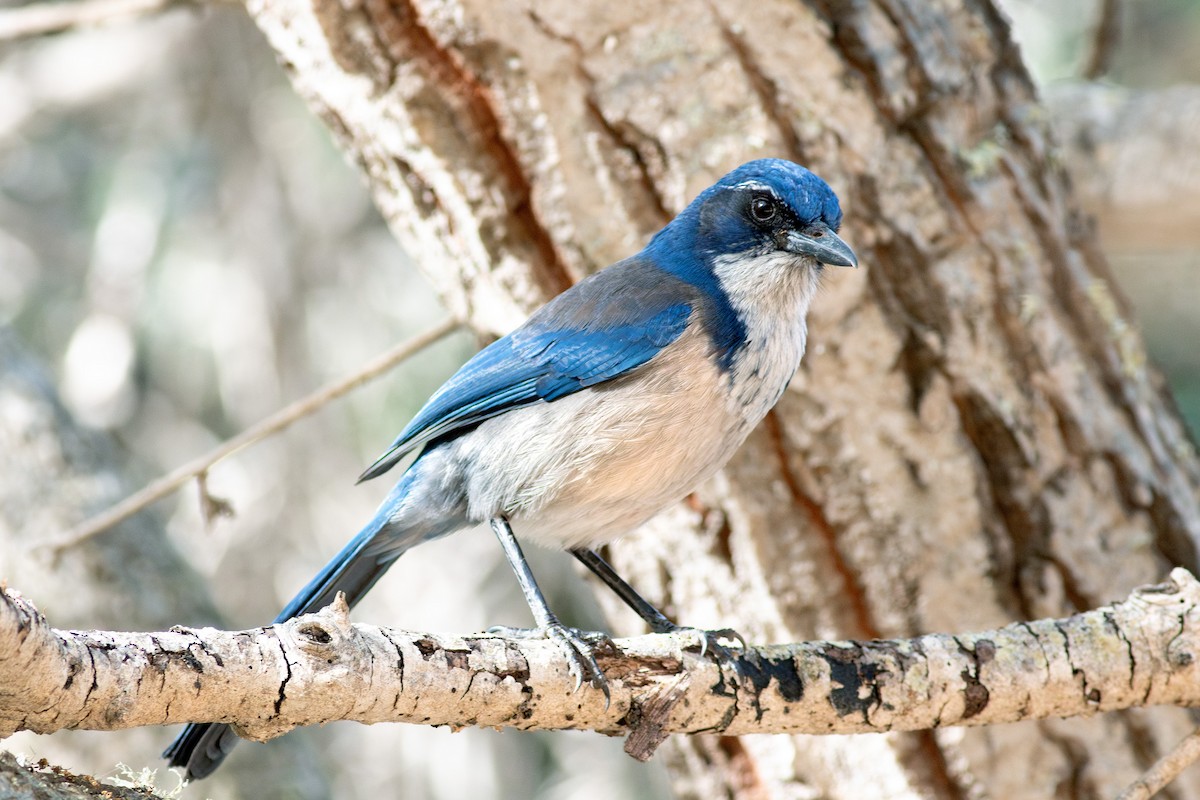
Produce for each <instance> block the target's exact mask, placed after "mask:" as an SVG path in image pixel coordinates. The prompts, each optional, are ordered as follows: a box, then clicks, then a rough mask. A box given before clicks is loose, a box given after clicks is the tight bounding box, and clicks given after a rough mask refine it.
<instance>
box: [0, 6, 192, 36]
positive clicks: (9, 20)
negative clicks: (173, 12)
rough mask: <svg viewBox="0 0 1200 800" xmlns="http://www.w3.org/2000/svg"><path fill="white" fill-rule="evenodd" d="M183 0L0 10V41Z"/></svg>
mask: <svg viewBox="0 0 1200 800" xmlns="http://www.w3.org/2000/svg"><path fill="white" fill-rule="evenodd" d="M183 2H185V0H82V2H63V3H35V4H33V5H28V6H20V7H18V8H6V9H2V10H0V41H5V42H7V41H12V40H14V39H26V38H29V37H31V36H45V35H47V34H51V33H62V32H63V31H68V30H71V29H73V28H82V27H86V26H88V25H96V24H99V23H103V22H108V21H109V20H113V19H118V18H121V17H132V16H139V15H143V14H152V13H154V12H157V11H164V10H166V9H167V8H170V7H171V6H173V5H181V4H182V3H183Z"/></svg>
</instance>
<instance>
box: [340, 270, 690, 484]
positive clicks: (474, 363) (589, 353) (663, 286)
mask: <svg viewBox="0 0 1200 800" xmlns="http://www.w3.org/2000/svg"><path fill="white" fill-rule="evenodd" d="M693 298H694V290H693V289H691V287H689V286H688V284H686V283H684V282H683V281H681V280H680V279H678V278H676V277H674V276H672V275H670V274H669V273H666V272H664V271H662V270H661V269H659V268H658V267H656V266H654V265H653V264H652V263H651V262H649V261H647V260H645V259H643V258H637V257H635V258H633V259H627V260H626V261H622V262H620V263H618V264H614V265H613V266H611V267H609V268H607V269H605V270H602V271H600V272H598V273H596V274H595V275H592V276H591V277H589V278H587V279H585V280H583V281H581V282H579V283H578V284H576V285H575V286H573V287H572V288H570V289H568V290H567V291H565V292H563V293H562V294H561V295H559V296H558V297H556V298H554V299H553V300H551V301H550V302H549V303H547V304H546V305H545V306H543V307H542V308H541V309H539V310H538V311H537V312H536V313H535V314H534V315H533V316H531V317H530V318H529V320H528V321H527V322H526V323H525V324H524V325H522V326H521V327H520V328H518V329H517V330H515V331H513V332H512V333H510V334H509V335H508V336H505V337H504V338H502V339H498V340H497V341H495V342H493V343H492V344H490V345H488V346H487V347H485V348H484V349H483V350H481V351H479V353H477V354H476V355H475V357H474V358H472V359H471V360H470V361H468V362H467V363H466V364H464V365H463V367H462V368H461V369H460V370H459V371H458V372H456V373H455V374H454V375H453V376H452V377H451V378H450V380H448V381H446V383H445V384H444V385H443V386H442V388H441V389H439V390H438V391H437V393H436V394H434V396H433V397H431V398H430V399H429V402H428V403H426V404H425V407H424V408H422V409H421V411H420V412H418V414H417V416H416V417H414V418H413V420H412V422H410V423H409V424H408V426H407V427H406V428H405V429H404V430H403V431H402V432H401V434H400V436H399V437H397V439H396V441H394V442H392V446H391V447H390V448H389V449H388V451H387V452H386V453H384V454H383V455H382V456H381V457H380V458H379V460H377V461H376V462H375V463H374V464H372V465H371V466H370V467H369V468H368V469H367V470H366V471H365V472H364V473H363V474H362V476H360V477H359V480H360V481H363V480H367V479H369V478H374V477H376V476H378V475H381V474H383V473H384V472H387V471H388V470H389V469H391V468H392V467H393V466H394V465H395V464H396V462H398V461H399V460H400V459H401V458H403V457H404V456H405V455H406V454H407V453H409V452H411V451H412V450H414V449H416V448H418V447H420V446H421V445H423V444H426V443H427V442H430V441H433V440H434V439H438V438H441V437H443V436H446V435H447V434H451V433H454V432H455V431H461V430H463V429H466V428H470V427H472V426H474V425H477V424H479V423H480V422H483V421H484V420H486V419H489V418H491V417H494V416H496V415H498V414H503V413H504V412H505V411H509V410H511V409H514V408H519V407H521V406H524V405H529V404H530V403H536V402H553V401H555V400H558V399H559V398H562V397H566V396H567V395H569V394H573V393H574V392H577V391H579V390H580V389H583V388H586V387H588V386H595V385H596V384H599V383H603V382H604V381H607V380H611V379H613V378H616V377H617V376H619V375H623V374H625V373H627V372H629V371H630V370H632V369H635V368H636V367H639V366H641V365H642V364H645V363H646V362H647V361H649V360H650V359H651V358H653V357H654V356H655V355H656V354H657V353H658V352H659V351H660V350H662V349H663V348H664V347H666V346H667V345H668V344H670V343H671V342H673V341H675V339H677V338H678V337H679V335H680V334H681V333H683V331H684V329H685V328H686V327H687V324H688V318H689V317H690V316H691V314H692V310H693V307H694V305H695V302H694V299H693Z"/></svg>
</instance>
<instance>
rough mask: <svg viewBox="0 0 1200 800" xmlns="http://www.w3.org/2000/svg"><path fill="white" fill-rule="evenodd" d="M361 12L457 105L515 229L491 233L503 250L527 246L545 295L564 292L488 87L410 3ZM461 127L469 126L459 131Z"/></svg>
mask: <svg viewBox="0 0 1200 800" xmlns="http://www.w3.org/2000/svg"><path fill="white" fill-rule="evenodd" d="M365 8H366V10H367V13H368V14H369V15H370V16H371V17H372V21H373V22H375V24H376V26H377V28H378V30H379V33H380V36H381V37H383V39H384V42H385V44H386V46H387V49H388V52H389V53H390V54H391V57H392V58H393V60H394V61H395V62H396V63H397V64H399V63H404V62H410V63H411V62H416V63H419V64H420V65H421V67H422V68H424V70H425V73H426V76H427V77H428V79H429V80H430V82H431V83H433V84H434V85H435V86H436V87H437V89H438V95H439V98H440V99H441V100H442V102H446V103H451V102H453V103H454V104H455V105H457V106H458V107H457V108H455V109H453V110H452V111H451V112H450V113H451V115H452V116H453V118H454V122H455V124H456V125H457V126H459V132H460V133H462V134H465V135H466V136H468V137H470V138H471V139H472V140H473V141H475V142H476V143H477V144H478V145H479V148H480V150H481V151H482V152H484V153H486V154H487V155H488V156H489V159H490V162H491V165H492V167H493V177H494V178H495V179H497V180H498V181H499V182H500V183H501V185H502V186H503V188H504V190H505V191H504V197H505V198H506V201H507V208H506V209H505V210H506V217H507V219H508V220H509V221H510V222H512V223H515V225H516V227H517V228H518V230H517V231H512V232H494V234H493V235H496V236H498V237H502V238H504V239H505V241H507V242H508V247H507V248H501V249H514V250H516V251H518V252H519V251H520V250H522V249H524V247H525V246H527V245H528V246H532V248H533V253H531V254H530V259H529V261H530V264H529V266H530V268H531V270H533V272H534V275H535V276H536V278H537V281H538V283H539V285H540V286H541V287H542V289H543V290H544V291H545V292H546V294H547V296H553V295H556V294H558V293H560V292H562V291H564V290H565V289H567V288H569V287H570V286H571V285H572V284H573V283H574V279H573V278H572V277H571V274H570V271H569V270H568V269H567V267H566V265H565V263H563V260H562V258H561V256H560V254H559V252H558V247H557V245H556V244H555V242H554V239H553V237H552V236H551V235H550V232H549V231H548V230H547V229H546V228H545V226H543V225H542V223H541V220H540V219H539V218H538V214H537V210H536V209H535V208H534V203H533V186H532V184H531V183H530V178H529V169H528V167H527V166H526V165H525V164H523V163H522V161H521V156H520V154H519V153H518V151H517V148H516V146H515V145H514V144H513V143H512V142H510V141H509V140H508V138H507V136H506V134H505V126H504V123H503V121H502V119H501V116H500V113H499V112H498V110H497V103H496V100H495V98H494V97H493V93H492V90H491V88H490V87H489V86H488V85H486V84H485V83H484V82H483V81H481V80H480V79H479V77H478V76H477V75H476V74H475V73H474V72H473V71H472V69H471V68H470V66H469V65H468V64H467V63H466V62H465V61H464V59H463V58H462V56H461V55H460V54H459V53H458V52H456V51H455V50H454V49H452V48H449V47H447V46H446V45H444V44H443V43H441V42H440V41H438V39H437V37H436V35H435V34H434V32H433V31H432V30H430V29H429V28H428V27H426V26H425V25H424V23H423V20H422V19H421V14H420V12H419V10H418V9H417V8H416V6H415V4H414V3H413V2H411V0H396V2H388V3H384V2H382V1H381V0H368V2H367V3H366V5H365ZM463 126H469V127H468V128H467V129H465V130H464V128H463Z"/></svg>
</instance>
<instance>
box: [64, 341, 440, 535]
mask: <svg viewBox="0 0 1200 800" xmlns="http://www.w3.org/2000/svg"><path fill="white" fill-rule="evenodd" d="M458 325H459V323H458V322H457V321H456V320H454V319H452V318H447V319H445V320H443V321H442V322H439V323H438V324H437V325H434V326H433V327H431V328H429V329H428V330H425V331H422V332H421V333H418V334H416V335H415V336H412V337H410V338H408V339H405V340H404V341H403V342H401V343H400V344H398V345H396V346H395V347H393V348H392V349H391V350H388V351H387V352H386V353H383V354H381V355H379V356H376V357H375V358H374V359H372V360H371V361H368V362H367V363H366V364H365V365H363V366H362V367H361V368H360V369H358V370H356V371H355V372H354V373H353V374H351V375H347V376H345V377H343V378H340V379H338V380H335V381H333V382H331V383H327V384H325V385H324V386H322V387H321V388H320V389H318V390H317V391H315V392H313V393H312V394H310V395H308V396H307V397H302V398H300V399H299V400H297V401H296V402H294V403H291V404H290V405H287V406H285V407H283V408H281V409H280V410H279V411H276V412H275V413H274V414H272V415H271V416H269V417H267V418H266V419H264V420H262V421H260V422H258V423H257V424H255V425H252V426H250V427H249V428H247V429H246V430H244V431H242V432H241V433H239V434H238V435H237V436H234V437H233V438H231V439H229V440H227V441H225V442H222V443H221V444H220V445H219V446H218V447H216V448H214V449H213V450H211V451H210V452H208V453H206V454H205V455H202V456H200V457H199V458H196V459H193V460H192V461H189V462H188V463H186V464H184V465H183V466H181V467H177V468H175V469H174V470H172V471H171V472H169V473H168V474H166V475H164V476H163V477H161V478H159V479H158V480H156V481H154V482H153V483H151V484H150V485H149V486H147V487H146V488H144V489H142V490H141V491H139V492H137V493H135V494H133V495H130V496H129V497H127V498H126V499H124V500H122V501H121V502H119V503H117V504H116V505H114V506H113V507H112V508H109V509H108V510H106V511H103V512H101V513H99V514H97V515H95V516H93V517H91V518H89V519H86V520H84V521H83V522H82V523H80V524H79V525H77V526H76V527H74V528H72V529H71V530H69V531H67V532H66V533H65V534H63V535H62V536H61V537H59V538H58V539H56V540H54V541H51V542H47V543H46V544H45V545H43V546H44V547H45V548H47V549H48V550H49V551H50V552H51V553H52V554H54V555H58V554H60V553H62V551H63V550H66V549H67V548H70V547H74V546H75V545H77V544H79V543H80V542H83V541H85V540H87V539H90V538H91V537H93V536H95V535H96V534H98V533H103V532H104V531H106V530H108V529H109V528H111V527H112V526H113V525H116V524H117V523H119V522H121V521H123V520H125V519H128V518H129V517H132V516H133V515H134V514H136V513H137V512H139V511H141V510H142V509H143V508H145V507H146V506H148V505H150V504H151V503H155V502H157V501H159V500H161V499H162V498H164V497H166V496H167V495H169V494H170V493H171V492H174V491H176V490H177V489H179V488H180V487H181V486H183V485H184V484H185V483H187V482H188V481H190V480H191V479H192V478H197V479H199V481H200V495H201V502H202V503H210V502H213V501H212V498H211V497H210V496H209V495H208V491H207V489H206V486H205V481H206V476H207V474H208V471H209V469H211V468H212V467H213V465H214V464H216V463H217V462H218V461H220V460H222V459H225V458H228V457H229V456H231V455H233V454H234V453H236V452H238V451H240V450H243V449H245V448H247V447H249V446H250V445H252V444H254V443H255V442H258V441H260V440H262V439H265V438H267V437H268V436H273V435H274V434H276V433H279V432H280V431H282V430H284V429H285V428H287V427H289V426H290V425H292V424H293V423H294V422H297V421H298V420H300V419H303V418H304V417H307V416H308V415H310V414H312V413H314V412H316V411H319V410H320V409H322V408H324V407H325V406H326V405H327V404H329V403H330V402H332V401H333V400H336V399H337V398H339V397H342V396H343V395H345V394H347V393H349V392H351V391H353V390H354V389H357V388H358V387H359V386H362V385H363V384H364V383H367V382H368V381H371V380H374V379H375V378H377V377H379V376H380V375H382V374H383V373H384V372H387V371H388V370H390V369H391V368H392V367H394V366H396V365H397V364H399V363H400V362H401V361H404V360H405V359H406V358H409V357H411V356H412V355H414V354H415V353H418V352H420V351H421V350H424V349H425V348H426V347H428V346H429V345H431V344H433V343H434V342H436V341H438V340H439V339H441V338H442V337H444V336H446V335H447V334H449V333H450V332H452V331H454V330H455V329H457V328H458ZM217 505H218V508H217V513H228V512H221V509H220V508H219V503H218V504H217ZM206 513H207V512H206Z"/></svg>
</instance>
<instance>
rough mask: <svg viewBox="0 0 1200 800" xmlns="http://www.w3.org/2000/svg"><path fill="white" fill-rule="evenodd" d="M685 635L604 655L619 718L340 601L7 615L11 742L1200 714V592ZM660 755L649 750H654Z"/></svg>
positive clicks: (500, 658) (517, 666) (1186, 582)
mask: <svg viewBox="0 0 1200 800" xmlns="http://www.w3.org/2000/svg"><path fill="white" fill-rule="evenodd" d="M686 647H687V639H686V637H683V638H680V637H678V636H673V635H652V636H641V637H637V638H631V639H621V640H617V641H616V642H615V643H614V646H613V647H609V646H607V645H604V646H602V647H601V648H600V650H599V652H598V659H599V662H600V665H601V666H602V668H603V669H604V671H605V674H606V675H607V676H608V680H609V682H610V684H611V689H612V702H611V704H606V702H605V698H604V696H603V695H602V694H601V693H600V692H599V691H596V690H594V689H592V688H590V687H587V686H585V687H584V688H582V689H581V690H579V691H576V690H575V688H574V679H573V678H572V677H571V675H570V674H569V672H568V670H567V666H566V663H565V661H564V659H563V658H562V654H561V652H560V650H559V649H558V646H557V645H556V644H554V643H551V642H546V641H526V640H511V639H504V638H501V637H498V636H489V635H472V636H451V635H439V634H430V633H411V632H405V631H397V630H389V629H386V628H378V627H375V626H371V625H362V624H351V622H350V619H349V613H348V609H347V608H346V606H345V605H344V604H343V603H336V604H334V605H333V606H331V607H329V608H327V609H325V610H324V611H322V612H320V613H318V614H313V615H309V616H306V617H301V618H298V619H296V620H293V621H290V622H287V623H284V624H281V625H275V626H272V627H267V628H259V629H256V630H249V631H236V632H228V631H218V630H215V629H211V628H204V629H185V628H177V629H172V630H171V631H165V632H159V633H113V632H105V631H61V630H56V629H54V628H52V627H50V625H49V624H48V623H47V622H46V620H45V618H44V617H42V616H41V614H40V613H38V611H37V610H36V609H35V608H34V607H33V606H32V604H30V603H29V602H28V601H27V600H25V599H23V598H21V597H20V595H18V594H17V593H15V592H12V591H6V592H5V594H4V600H3V603H0V687H2V688H0V735H8V734H11V733H13V732H16V731H18V730H32V731H36V732H39V733H49V732H51V731H57V730H60V729H63V728H85V729H95V730H112V729H117V728H128V727H135V726H140V725H165V724H172V723H182V722H203V721H218V722H227V723H231V724H233V725H235V726H237V728H238V729H239V731H240V732H241V733H242V734H243V735H244V736H246V737H247V738H251V739H256V740H265V739H270V738H272V737H275V736H279V735H280V734H283V733H286V732H287V731H289V730H291V729H293V728H295V727H298V726H301V725H313V724H320V723H325V722H331V721H333V720H357V721H359V722H363V723H376V722H411V723H418V724H428V725H450V726H453V727H460V726H468V725H479V726H488V727H493V726H494V727H508V726H511V727H516V728H521V729H534V728H536V729H564V728H576V729H592V730H596V731H599V732H602V733H605V734H610V735H627V734H631V733H633V734H637V736H635V737H632V739H633V741H631V747H633V749H635V750H637V751H638V753H639V755H642V756H645V755H648V753H649V751H652V750H653V747H654V745H655V744H657V741H660V740H661V739H662V738H663V737H664V736H665V734H668V733H699V732H721V733H726V734H730V735H740V734H746V733H860V732H868V731H875V732H879V731H893V730H923V729H929V728H937V727H943V726H947V725H989V724H995V723H1001V722H1014V721H1017V720H1024V719H1037V718H1044V717H1066V716H1075V715H1087V714H1094V713H1098V712H1105V711H1112V710H1116V709H1123V708H1130V707H1134V706H1148V705H1176V706H1194V705H1200V659H1197V658H1196V653H1198V652H1200V582H1197V580H1196V579H1195V578H1194V577H1193V576H1192V575H1191V574H1190V573H1188V572H1187V571H1186V570H1182V569H1176V570H1174V571H1173V572H1172V573H1171V580H1170V582H1168V583H1166V584H1162V585H1157V586H1151V587H1143V588H1141V589H1138V590H1137V591H1135V592H1134V593H1133V594H1132V595H1131V596H1130V597H1129V598H1128V599H1127V600H1125V601H1122V602H1119V603H1116V604H1114V605H1111V606H1105V607H1102V608H1099V609H1096V610H1094V611H1089V612H1086V613H1082V614H1076V615H1074V616H1071V617H1067V618H1065V619H1056V620H1055V619H1051V620H1040V621H1036V622H1028V623H1024V622H1022V623H1015V624H1012V625H1009V626H1007V627H1004V628H1001V629H999V630H995V631H988V632H984V633H973V634H961V635H945V634H938V635H927V636H921V637H918V638H915V639H908V640H879V641H868V642H825V641H817V642H801V643H797V644H789V645H770V646H759V647H751V648H748V649H746V650H745V651H738V652H737V653H736V655H735V658H736V662H737V670H736V672H735V671H734V670H733V669H731V665H730V664H728V663H726V664H724V665H720V666H719V665H718V664H717V662H716V661H715V660H714V659H713V658H712V657H711V655H710V656H705V657H701V656H700V655H699V654H698V653H697V652H695V651H694V650H686V649H685V648H686ZM647 741H648V742H649V745H647Z"/></svg>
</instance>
